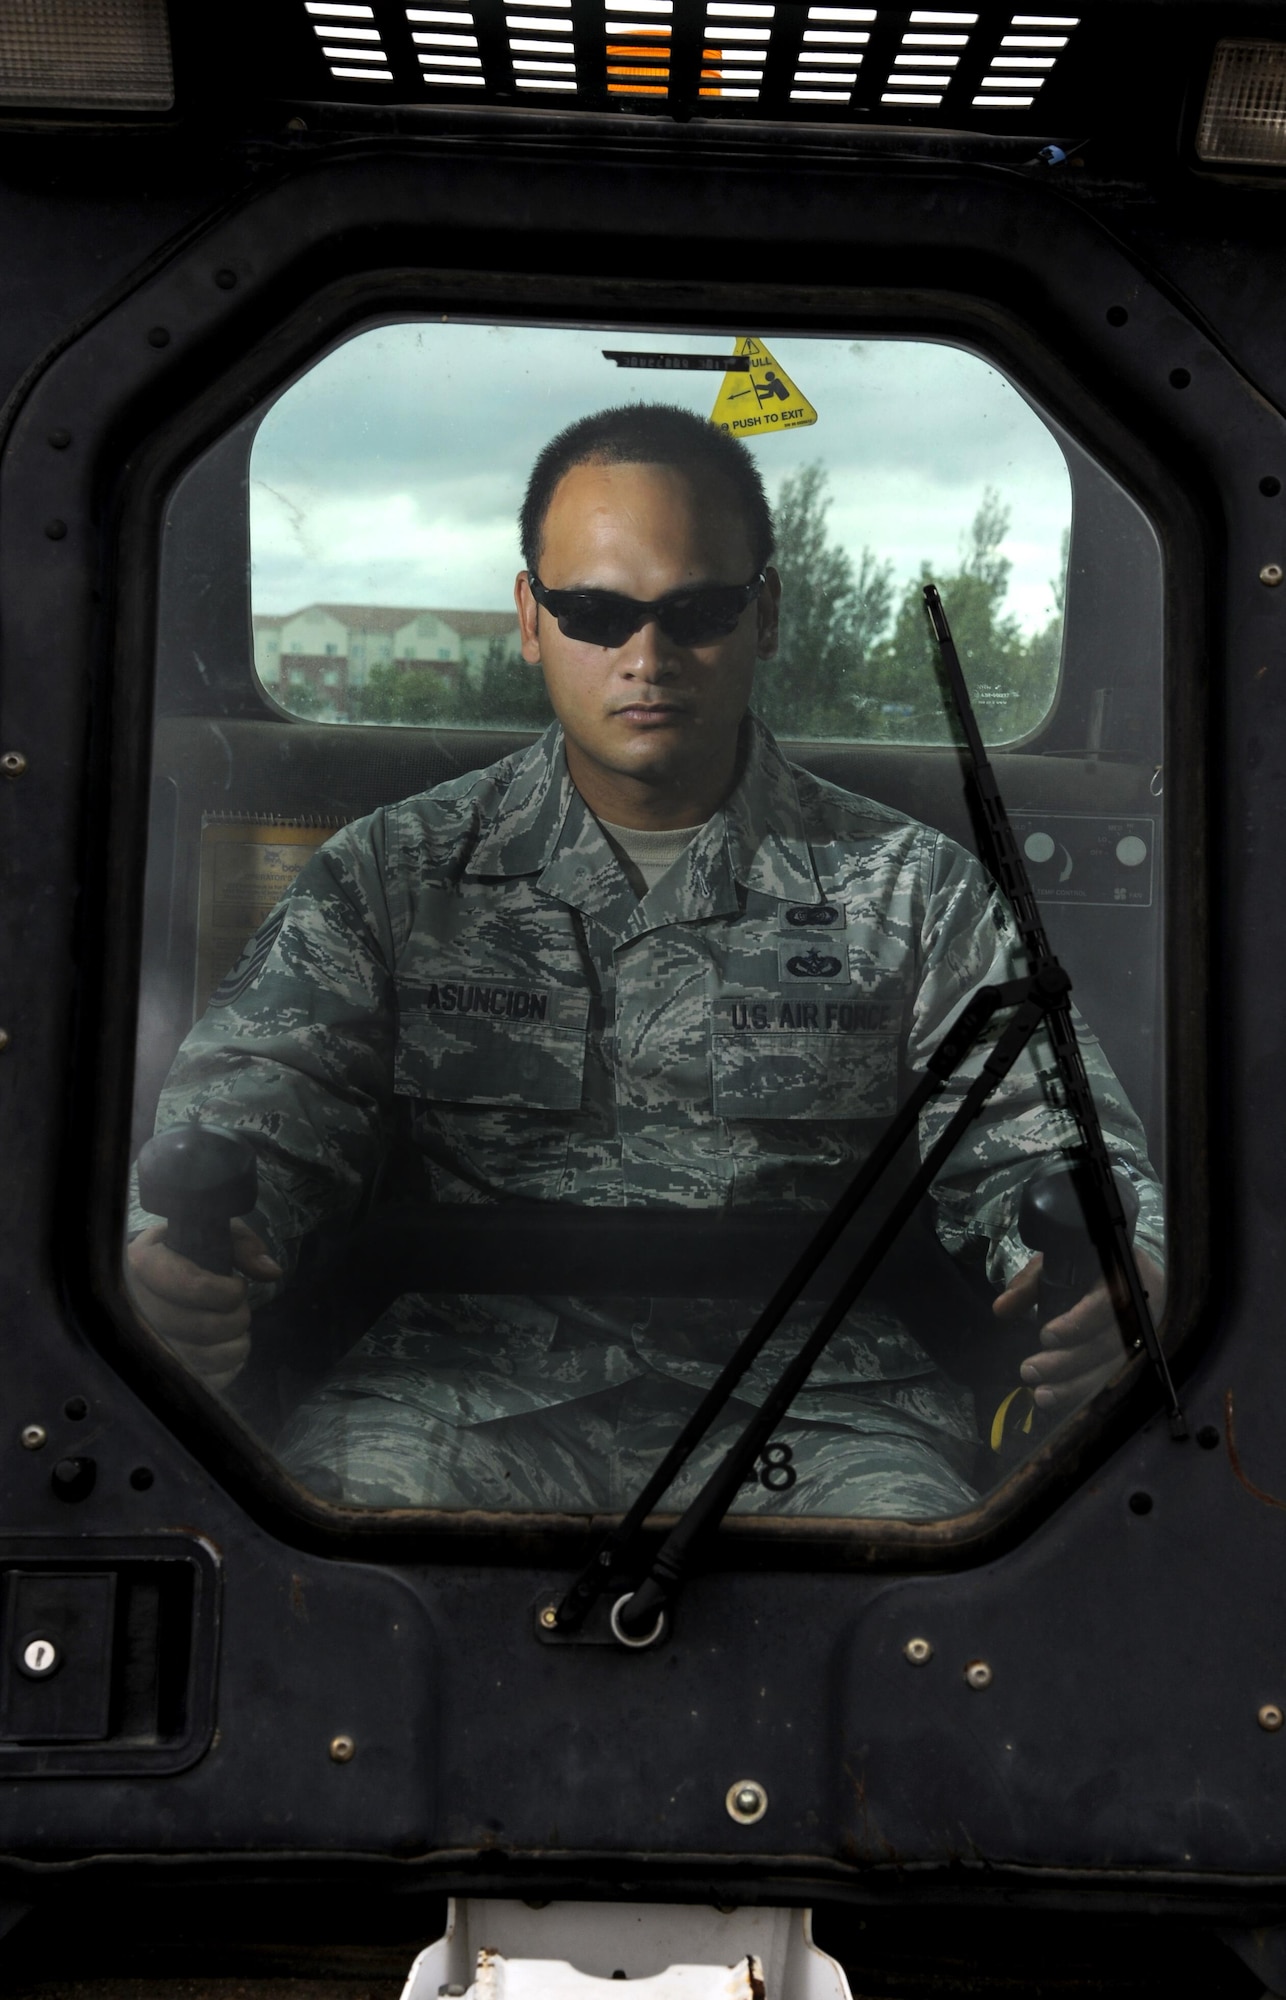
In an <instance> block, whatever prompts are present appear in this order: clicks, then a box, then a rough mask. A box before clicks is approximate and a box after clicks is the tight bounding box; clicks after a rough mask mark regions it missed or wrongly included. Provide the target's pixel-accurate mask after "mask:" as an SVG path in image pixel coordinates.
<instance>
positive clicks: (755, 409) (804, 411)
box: [710, 333, 817, 437]
mask: <svg viewBox="0 0 1286 2000" xmlns="http://www.w3.org/2000/svg"><path fill="white" fill-rule="evenodd" d="M736 353H737V354H738V355H744V356H745V357H746V358H747V359H748V360H749V362H750V367H749V369H742V368H736V369H733V368H730V369H729V370H728V373H727V374H726V375H725V376H724V378H723V387H722V388H721V389H720V391H719V394H718V395H717V396H716V397H715V404H714V408H713V409H712V410H711V412H710V421H711V423H712V424H718V426H719V429H720V430H721V431H731V432H732V434H733V436H734V437H753V436H754V435H755V434H756V432H759V431H794V430H799V429H800V428H801V426H802V425H804V424H815V423H816V422H817V412H816V410H815V409H814V408H813V406H812V404H811V403H810V402H809V401H808V398H807V397H806V396H801V395H800V393H799V391H798V389H797V388H796V387H795V385H794V383H793V382H792V381H791V379H790V377H789V375H788V374H787V373H786V371H785V369H784V368H781V367H779V366H778V364H777V362H775V361H774V360H773V358H772V355H771V354H770V353H769V352H768V349H767V348H766V347H765V346H764V344H763V342H762V340H752V338H751V337H750V335H749V334H748V333H743V334H742V336H741V338H740V340H738V342H737V346H736Z"/></svg>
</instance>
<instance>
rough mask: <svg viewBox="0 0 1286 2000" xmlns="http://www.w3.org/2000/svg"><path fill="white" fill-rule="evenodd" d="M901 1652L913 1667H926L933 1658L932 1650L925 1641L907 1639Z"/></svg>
mask: <svg viewBox="0 0 1286 2000" xmlns="http://www.w3.org/2000/svg"><path fill="white" fill-rule="evenodd" d="M902 1651H903V1652H904V1653H905V1654H906V1656H907V1658H908V1660H910V1662H911V1665H912V1666H913V1667H927V1666H928V1664H929V1661H930V1660H931V1659H932V1658H933V1648H932V1646H931V1645H930V1644H929V1641H928V1640H927V1639H908V1640H907V1642H906V1644H905V1646H903V1648H902Z"/></svg>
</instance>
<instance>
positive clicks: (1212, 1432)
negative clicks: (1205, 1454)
mask: <svg viewBox="0 0 1286 2000" xmlns="http://www.w3.org/2000/svg"><path fill="white" fill-rule="evenodd" d="M1197 1443H1198V1444H1199V1445H1200V1446H1201V1449H1202V1451H1218V1449H1219V1445H1220V1437H1219V1433H1218V1431H1217V1430H1216V1429H1215V1427H1214V1425H1213V1424H1202V1426H1201V1429H1200V1430H1199V1431H1198V1432H1197Z"/></svg>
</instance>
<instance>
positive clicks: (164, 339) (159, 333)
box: [147, 326, 170, 347]
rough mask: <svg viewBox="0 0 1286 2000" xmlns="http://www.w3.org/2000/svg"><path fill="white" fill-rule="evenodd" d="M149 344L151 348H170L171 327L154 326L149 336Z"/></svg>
mask: <svg viewBox="0 0 1286 2000" xmlns="http://www.w3.org/2000/svg"><path fill="white" fill-rule="evenodd" d="M147 344H148V346H149V347H168V346H169V344H170V329H169V327H168V326H154V327H153V328H152V329H151V331H150V332H149V334H148V336H147Z"/></svg>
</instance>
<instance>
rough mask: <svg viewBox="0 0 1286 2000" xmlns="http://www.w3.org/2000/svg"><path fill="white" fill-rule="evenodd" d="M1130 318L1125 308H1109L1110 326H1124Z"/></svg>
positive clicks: (1108, 321) (1108, 319)
mask: <svg viewBox="0 0 1286 2000" xmlns="http://www.w3.org/2000/svg"><path fill="white" fill-rule="evenodd" d="M1129 317H1130V315H1129V314H1128V312H1127V311H1126V310H1125V307H1124V306H1109V307H1108V309H1107V323H1108V325H1109V326H1124V325H1125V323H1126V321H1127V320H1128V319H1129Z"/></svg>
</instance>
